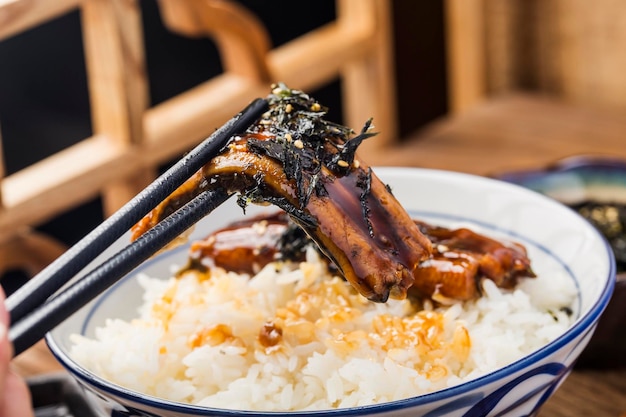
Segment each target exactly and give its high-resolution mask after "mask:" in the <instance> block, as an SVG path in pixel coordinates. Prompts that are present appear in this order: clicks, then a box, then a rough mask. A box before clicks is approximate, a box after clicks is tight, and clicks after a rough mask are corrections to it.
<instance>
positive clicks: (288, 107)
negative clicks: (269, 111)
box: [285, 104, 293, 113]
mask: <svg viewBox="0 0 626 417" xmlns="http://www.w3.org/2000/svg"><path fill="white" fill-rule="evenodd" d="M292 110H293V106H292V105H291V104H287V105H286V106H285V112H287V113H291V111H292Z"/></svg>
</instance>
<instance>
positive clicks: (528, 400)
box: [46, 168, 615, 417]
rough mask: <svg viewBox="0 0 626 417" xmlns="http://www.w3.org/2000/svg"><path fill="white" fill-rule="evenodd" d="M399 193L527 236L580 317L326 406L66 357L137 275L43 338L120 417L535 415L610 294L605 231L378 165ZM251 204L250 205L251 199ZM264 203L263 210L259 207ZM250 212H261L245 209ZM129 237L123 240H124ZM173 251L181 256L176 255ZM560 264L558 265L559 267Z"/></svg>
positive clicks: (415, 206) (455, 178)
mask: <svg viewBox="0 0 626 417" xmlns="http://www.w3.org/2000/svg"><path fill="white" fill-rule="evenodd" d="M376 172H377V174H378V175H379V176H380V177H381V179H382V180H383V181H384V182H386V183H388V184H389V185H390V186H391V188H392V190H393V193H394V195H395V196H396V197H397V198H398V199H399V200H400V202H401V203H402V204H403V206H404V207H405V208H406V209H407V211H408V212H409V213H410V214H411V215H412V216H413V217H415V218H419V219H423V220H426V221H431V222H443V223H446V222H464V223H469V224H474V225H476V226H477V227H479V228H480V229H481V230H483V231H484V232H486V233H491V234H495V235H498V236H508V237H509V238H512V239H514V240H517V241H519V242H520V243H523V244H524V245H525V246H526V247H527V249H528V251H529V255H530V256H531V259H532V260H533V263H534V265H535V266H536V268H535V267H534V269H535V272H537V273H538V274H540V273H542V271H545V270H548V271H555V270H558V272H559V273H563V274H565V275H566V276H567V277H568V278H569V279H571V282H572V284H573V285H574V286H575V287H576V289H577V297H576V300H575V302H574V305H573V306H572V311H573V314H574V319H575V320H574V323H573V324H572V325H571V327H570V328H569V329H568V330H567V331H566V332H565V333H564V334H562V335H561V336H560V337H558V338H556V339H555V340H554V341H552V342H551V343H549V344H547V345H545V346H543V347H541V348H539V349H538V350H535V351H534V352H532V353H531V354H529V355H527V356H525V357H523V358H521V359H519V360H516V361H514V362H513V363H511V364H509V365H508V366H505V367H503V368H500V369H497V370H495V371H494V372H491V373H488V374H486V375H484V376H482V377H479V378H477V379H474V380H472V381H469V382H466V383H463V384H461V385H457V386H454V387H451V388H447V389H443V390H441V391H437V392H434V393H431V394H426V395H416V396H414V397H412V398H408V399H405V400H400V401H393V402H388V403H384V404H378V405H371V406H364V407H355V408H346V409H331V410H321V411H308V412H307V411H298V412H258V411H246V410H241V411H240V410H227V409H217V408H207V407H200V406H193V405H186V404H181V403H177V402H173V401H168V400H164V399H161V398H156V397H152V396H148V395H145V394H141V393H139V392H134V391H132V390H129V389H125V388H123V387H120V386H119V385H116V384H114V383H111V382H110V381H107V380H104V379H102V378H101V377H99V376H98V375H97V374H95V373H93V372H91V371H89V370H87V369H85V368H84V367H82V366H81V365H80V364H78V363H76V362H75V361H74V360H72V358H71V357H70V355H69V351H70V347H71V342H70V335H71V334H74V333H81V334H85V335H93V332H94V329H95V328H96V327H98V326H101V325H102V324H103V321H104V320H105V318H107V317H112V316H114V317H121V318H126V319H127V318H129V317H131V316H133V315H134V314H135V311H136V308H137V307H138V306H139V304H140V303H141V302H142V300H141V289H140V287H139V285H137V282H136V279H135V277H134V275H135V274H132V275H133V276H128V277H126V278H125V279H123V280H122V281H121V282H120V283H118V284H117V285H115V286H114V287H112V288H111V289H110V290H109V291H107V292H106V293H104V294H102V295H101V296H100V297H99V298H98V299H96V300H94V301H93V302H91V303H90V304H88V305H87V306H85V307H84V308H82V309H81V310H80V311H79V312H77V313H76V314H74V315H73V316H72V317H71V318H70V319H68V320H67V321H65V322H64V323H62V324H61V325H60V326H58V327H57V328H56V329H54V330H53V331H52V332H51V333H49V334H48V335H47V337H46V339H47V342H48V344H49V346H50V348H51V350H52V352H53V353H54V355H55V356H56V357H57V358H58V360H59V361H60V362H61V363H62V364H63V365H64V366H65V367H66V368H67V370H68V371H69V372H70V374H71V375H73V376H74V377H75V378H76V380H77V381H78V382H79V383H80V384H82V385H83V386H84V387H85V388H86V390H87V392H89V393H90V395H92V396H93V397H96V398H98V399H99V400H100V401H101V403H102V404H104V405H105V407H103V408H106V409H109V410H110V409H115V410H117V411H116V413H117V414H116V415H118V416H164V417H180V416H221V417H244V416H245V417H347V416H377V417H387V416H397V417H413V416H430V417H433V416H486V415H497V416H514V417H518V416H523V415H526V416H530V415H535V414H536V413H537V412H538V410H539V408H540V407H541V405H542V404H543V403H544V402H545V401H546V400H547V399H548V398H549V397H550V396H551V395H552V393H553V392H554V390H556V389H557V387H558V386H559V384H560V383H561V382H562V381H563V379H564V378H566V377H567V375H568V374H569V372H570V371H571V369H572V367H573V365H574V363H575V361H576V359H577V358H578V357H579V355H580V353H581V352H582V351H583V349H584V348H585V346H586V345H587V343H588V342H589V340H590V339H591V337H592V335H593V333H594V331H595V328H596V325H597V323H598V320H599V319H600V317H601V314H602V313H603V311H604V309H605V308H606V306H607V304H608V302H609V299H610V297H611V294H612V291H613V286H614V283H615V262H614V258H613V255H612V252H611V250H610V248H609V247H608V245H607V243H606V241H605V240H604V239H603V238H602V237H601V235H600V234H599V232H598V231H597V230H596V229H595V228H594V227H592V226H591V225H590V224H589V223H588V222H586V221H585V220H584V219H583V218H582V217H580V216H579V215H577V214H576V213H574V212H573V211H572V210H569V209H568V208H567V207H565V206H563V205H562V204H560V203H558V202H556V201H554V200H553V199H551V198H548V197H546V196H543V195H541V194H539V193H536V192H533V191H530V190H527V189H525V188H523V187H519V186H517V185H513V184H509V183H506V182H503V181H498V180H494V179H489V178H483V177H477V176H472V175H466V174H459V173H452V172H445V171H437V170H427V169H417V168H378V169H377V170H376ZM230 203H232V205H230V204H228V203H227V204H226V205H224V206H222V207H220V208H219V209H218V210H217V211H216V212H214V213H212V214H211V215H210V216H209V217H208V218H207V219H204V220H203V221H202V222H201V223H199V224H198V226H197V227H196V230H195V232H194V235H193V236H192V239H193V238H194V237H203V236H205V235H206V234H208V233H209V232H210V231H212V230H215V229H216V228H219V227H222V226H224V225H226V224H227V223H228V222H230V221H232V220H235V219H236V218H240V217H241V216H242V214H241V210H240V209H238V208H237V207H234V202H230ZM250 209H252V207H250ZM259 210H263V208H259ZM247 212H248V214H249V215H254V214H258V211H256V210H247ZM122 243H124V242H122ZM181 254H182V256H183V257H184V256H185V253H184V251H171V252H166V253H163V254H161V255H159V256H158V257H156V258H154V259H152V260H151V261H150V262H148V263H146V264H145V265H143V266H142V267H141V268H140V269H141V270H142V272H146V273H148V274H150V275H152V276H158V274H160V275H163V276H164V278H165V277H167V276H169V266H170V265H171V264H173V263H174V264H175V263H179V262H180V256H181ZM176 257H179V258H178V259H176ZM554 268H556V269H554Z"/></svg>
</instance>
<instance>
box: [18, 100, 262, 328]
mask: <svg viewBox="0 0 626 417" xmlns="http://www.w3.org/2000/svg"><path fill="white" fill-rule="evenodd" d="M267 108H268V103H267V101H266V100H264V99H256V100H254V101H253V102H251V103H250V104H249V105H248V107H246V108H245V109H244V110H243V111H242V112H241V113H239V114H237V115H236V116H234V117H233V118H232V119H231V120H229V121H228V122H226V124H224V125H223V126H222V127H221V128H219V129H218V130H216V131H215V133H213V134H212V135H211V136H209V138H207V139H205V140H204V141H203V142H202V143H201V144H200V145H198V146H197V147H196V148H194V149H193V150H192V151H191V152H189V153H188V154H187V155H185V156H184V157H183V158H182V159H181V160H180V161H178V162H177V163H176V164H174V165H173V166H172V167H171V168H170V169H169V170H167V171H166V172H165V173H164V174H162V175H161V176H160V177H159V178H157V179H156V180H155V181H154V182H153V183H152V184H150V185H149V186H148V187H146V188H145V189H144V190H143V191H142V192H140V193H139V194H138V195H137V196H136V197H135V198H133V199H132V200H131V201H129V202H128V203H127V204H126V205H124V206H123V207H122V208H121V209H120V210H118V211H117V212H115V213H114V214H113V215H111V216H110V217H109V218H108V219H106V220H105V221H104V222H103V223H102V224H101V225H100V226H98V227H97V228H96V229H94V230H93V231H92V232H91V233H89V234H88V235H87V236H85V237H84V238H83V239H81V240H80V241H79V242H78V243H77V244H76V245H74V246H72V247H71V248H70V249H69V250H68V251H67V252H65V253H64V254H63V255H61V256H60V257H59V258H58V259H57V260H55V261H54V262H52V263H51V264H50V265H49V266H47V267H46V268H45V269H44V270H42V271H41V272H40V273H39V274H37V275H36V276H34V277H33V278H31V279H30V280H29V281H27V282H26V283H25V284H24V285H22V287H20V288H19V289H18V290H17V291H15V292H14V293H13V294H12V295H11V296H9V297H8V298H7V300H6V306H7V309H8V310H9V312H10V314H11V322H17V321H18V320H20V319H22V318H23V317H24V316H26V315H27V314H29V313H30V312H31V311H33V310H35V309H36V308H37V307H38V306H39V305H41V304H42V303H43V302H44V301H45V300H46V299H48V298H49V297H51V296H52V295H53V294H54V293H55V292H57V291H58V290H59V289H60V288H61V287H62V286H63V285H65V283H67V282H68V281H69V280H70V279H72V278H73V277H74V276H75V275H76V274H78V273H79V272H80V271H81V270H82V269H83V268H85V267H86V266H87V265H88V264H89V263H90V262H91V261H93V260H94V259H95V258H96V257H97V256H98V255H99V254H100V253H102V251H104V250H105V249H106V248H108V247H109V246H110V245H111V244H112V243H113V242H115V241H116V240H117V239H118V238H119V237H120V236H122V235H123V234H124V233H126V232H127V231H128V230H129V229H130V228H131V227H132V226H133V225H134V224H135V223H137V222H138V221H139V220H140V219H141V218H142V217H143V216H145V215H146V214H147V213H148V212H149V211H150V210H152V209H153V208H154V207H155V206H156V205H157V204H158V203H159V202H160V201H162V200H163V199H165V197H167V196H168V195H170V194H171V193H172V192H173V191H174V190H175V189H176V188H178V187H179V186H180V185H182V184H183V182H185V181H186V180H187V179H188V178H189V177H191V176H192V175H193V174H194V173H195V172H196V171H198V170H199V169H200V168H201V167H202V166H203V165H204V164H206V163H207V162H208V161H209V160H211V159H212V158H213V157H214V156H216V155H217V154H218V153H219V152H220V151H221V150H222V149H223V147H224V146H225V145H226V144H227V143H228V142H229V140H230V139H231V137H233V136H235V135H237V134H239V133H243V132H244V131H245V130H246V129H247V128H248V127H249V126H250V125H252V124H253V123H254V122H255V121H256V120H257V119H258V118H259V117H260V116H261V115H262V114H263V113H264V112H265V111H266V110H267Z"/></svg>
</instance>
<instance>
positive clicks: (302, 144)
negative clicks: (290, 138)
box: [293, 139, 304, 149]
mask: <svg viewBox="0 0 626 417" xmlns="http://www.w3.org/2000/svg"><path fill="white" fill-rule="evenodd" d="M293 146H295V147H296V148H298V149H302V148H304V143H303V142H302V141H301V140H300V139H296V141H295V142H294V143H293Z"/></svg>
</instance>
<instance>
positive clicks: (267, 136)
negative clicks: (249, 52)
mask: <svg viewBox="0 0 626 417" xmlns="http://www.w3.org/2000/svg"><path fill="white" fill-rule="evenodd" d="M268 102H269V104H270V107H269V110H268V111H267V112H266V113H265V114H264V115H263V116H262V118H261V119H260V120H259V121H258V122H257V123H256V124H255V125H253V126H252V127H250V128H249V129H248V130H247V132H246V133H245V134H244V135H242V136H241V137H236V138H234V139H233V140H232V141H231V143H230V144H229V145H228V146H227V148H226V149H225V150H224V151H223V153H221V154H220V155H218V156H217V157H215V158H214V159H213V160H211V161H210V162H208V163H207V164H206V165H205V166H204V167H203V168H202V169H201V170H200V171H198V172H197V173H196V174H195V175H194V176H193V177H192V178H190V179H189V180H188V181H187V182H186V183H185V184H183V185H182V186H181V187H180V188H179V189H178V190H176V191H175V192H174V193H172V195H170V196H169V197H168V198H167V199H166V200H164V201H163V202H162V203H161V204H160V205H159V206H157V207H156V208H155V209H154V210H153V211H152V212H151V213H149V214H148V215H147V216H146V217H145V218H144V219H142V220H141V221H140V222H139V223H137V225H135V226H134V227H133V231H132V232H133V238H137V237H138V236H140V235H141V234H142V233H144V232H145V231H146V230H148V229H150V228H151V227H153V226H154V225H155V224H157V223H158V222H159V221H161V220H162V219H163V218H165V217H166V216H168V215H169V214H171V213H172V212H173V211H175V210H177V209H178V208H179V207H181V206H182V205H184V204H185V203H186V202H187V201H189V200H191V199H192V198H193V197H195V196H196V195H197V194H199V193H200V192H202V191H204V190H207V189H213V188H217V187H220V188H222V189H224V190H226V191H227V192H228V193H232V194H238V203H239V205H240V206H241V207H242V208H245V207H246V206H247V205H248V204H251V203H253V204H274V205H276V206H278V207H280V208H281V209H283V210H284V211H285V212H286V213H288V215H289V216H290V218H291V219H292V220H293V221H294V222H295V223H296V224H298V225H299V226H300V227H301V228H302V229H303V230H304V231H305V232H306V233H307V234H308V235H309V236H310V238H311V239H312V240H313V241H314V242H315V243H316V244H317V246H318V247H319V249H320V250H321V251H322V252H323V253H324V254H325V255H326V256H328V258H330V260H332V261H333V262H334V264H335V265H336V266H337V268H338V269H339V272H340V273H341V274H342V275H343V276H344V277H345V278H346V279H347V280H348V281H349V282H350V283H351V284H352V285H353V286H354V287H355V289H356V290H357V291H359V293H361V294H362V295H363V296H365V297H367V298H368V299H369V300H372V301H375V302H386V301H387V299H388V298H389V297H392V298H398V299H402V298H405V297H406V295H407V290H408V288H409V287H411V285H413V281H414V275H413V271H414V270H415V268H417V266H418V265H419V264H420V262H422V261H423V260H425V259H427V258H429V257H430V256H431V253H432V246H431V242H430V240H429V239H428V238H427V237H425V236H424V235H423V234H422V233H421V231H420V230H419V227H418V226H417V225H416V224H415V223H414V222H413V221H412V220H411V218H410V217H409V215H408V213H407V212H406V211H405V210H404V208H403V207H402V206H401V205H400V203H399V202H398V201H397V200H396V198H395V197H394V196H393V195H392V193H391V191H390V189H389V188H388V187H387V186H385V185H384V184H383V183H382V182H381V181H380V179H379V178H378V177H377V176H376V175H375V174H374V172H372V169H371V168H370V167H369V166H368V165H366V164H365V163H363V162H362V161H360V160H359V159H357V158H356V155H355V153H356V149H357V147H358V146H359V145H360V144H361V142H362V141H363V140H365V139H367V138H369V137H371V136H373V135H374V133H371V132H370V129H371V120H369V121H367V122H366V123H365V126H364V127H363V129H362V131H361V132H360V134H358V135H355V132H354V131H352V130H351V129H350V128H348V127H345V126H341V125H338V124H334V123H331V122H328V121H326V120H324V118H323V117H324V116H325V114H326V110H327V109H326V108H325V107H323V106H321V105H320V104H319V103H318V102H317V101H315V100H314V99H312V98H311V97H309V96H308V95H307V94H305V93H303V92H301V91H298V90H292V89H289V88H287V87H286V86H285V85H282V84H281V85H275V86H272V92H271V94H270V95H269V96H268Z"/></svg>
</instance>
